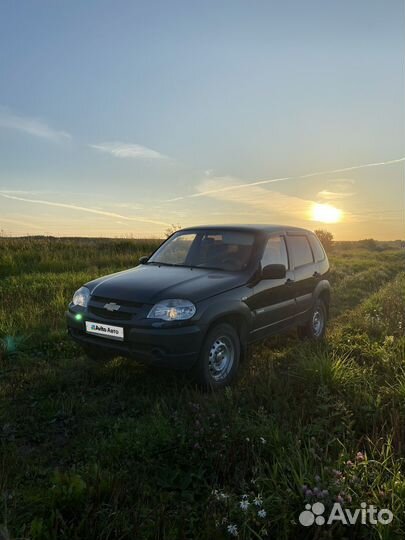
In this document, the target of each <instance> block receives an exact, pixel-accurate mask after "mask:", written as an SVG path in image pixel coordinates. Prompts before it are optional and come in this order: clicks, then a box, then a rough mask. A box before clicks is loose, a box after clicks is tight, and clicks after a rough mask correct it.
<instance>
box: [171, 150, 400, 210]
mask: <svg viewBox="0 0 405 540" xmlns="http://www.w3.org/2000/svg"><path fill="white" fill-rule="evenodd" d="M402 161H405V157H401V158H399V159H391V160H389V161H380V162H377V163H365V164H363V165H354V166H351V167H344V168H342V169H332V170H328V171H319V172H313V173H307V174H301V175H297V176H283V177H280V178H271V179H270V180H258V181H257V182H247V183H238V184H234V185H229V186H225V187H219V188H217V187H215V185H214V186H213V187H212V189H208V190H206V191H200V192H198V193H193V194H191V195H183V196H181V197H175V198H173V199H167V200H166V201H165V202H175V201H181V200H183V199H191V198H194V197H205V196H207V195H208V196H210V195H213V194H215V193H219V192H224V191H233V190H235V189H249V188H252V187H254V186H261V185H265V184H272V183H275V182H285V181H286V180H300V179H303V178H313V177H314V176H322V175H326V174H335V173H341V172H347V171H355V170H357V169H365V168H367V167H380V166H382V165H392V164H394V163H400V162H402Z"/></svg>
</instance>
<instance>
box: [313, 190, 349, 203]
mask: <svg viewBox="0 0 405 540" xmlns="http://www.w3.org/2000/svg"><path fill="white" fill-rule="evenodd" d="M353 195H355V192H354V191H329V190H327V189H323V190H322V191H319V192H318V194H317V197H318V198H319V199H325V200H327V201H333V200H334V199H345V198H346V197H352V196H353Z"/></svg>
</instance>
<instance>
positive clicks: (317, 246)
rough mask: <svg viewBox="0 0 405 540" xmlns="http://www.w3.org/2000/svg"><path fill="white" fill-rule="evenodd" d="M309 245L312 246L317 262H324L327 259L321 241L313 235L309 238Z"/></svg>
mask: <svg viewBox="0 0 405 540" xmlns="http://www.w3.org/2000/svg"><path fill="white" fill-rule="evenodd" d="M309 243H310V244H311V247H312V251H313V253H314V257H315V260H316V262H319V261H323V260H324V258H325V252H324V250H323V247H322V244H321V242H320V241H319V239H318V238H317V237H316V236H312V234H311V235H310V237H309Z"/></svg>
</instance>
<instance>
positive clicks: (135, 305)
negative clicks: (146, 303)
mask: <svg viewBox="0 0 405 540" xmlns="http://www.w3.org/2000/svg"><path fill="white" fill-rule="evenodd" d="M91 300H92V302H96V303H97V304H99V303H100V304H108V303H110V302H115V303H116V304H119V305H120V306H122V307H130V308H138V309H139V308H141V307H142V306H143V303H142V302H133V301H131V300H115V299H114V298H105V297H104V296H92V297H91Z"/></svg>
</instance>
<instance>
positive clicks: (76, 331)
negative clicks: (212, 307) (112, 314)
mask: <svg viewBox="0 0 405 540" xmlns="http://www.w3.org/2000/svg"><path fill="white" fill-rule="evenodd" d="M81 313H82V316H83V318H82V319H81V320H80V321H78V320H76V318H75V315H76V312H72V311H70V310H69V311H67V312H66V320H67V327H68V334H69V335H70V337H71V338H72V339H74V340H75V341H76V342H77V343H79V344H80V345H85V346H86V345H87V346H94V347H100V348H103V349H106V350H110V351H111V352H113V353H115V354H117V356H127V357H130V358H134V359H136V360H140V361H142V362H145V363H148V364H152V365H158V366H162V367H172V368H175V369H190V368H191V367H192V366H193V365H194V363H195V362H196V360H197V358H198V356H199V352H200V348H201V345H202V341H203V334H204V332H203V330H202V329H201V328H200V327H199V326H196V325H187V326H173V327H166V328H156V327H153V326H148V327H145V326H139V327H138V326H133V325H131V324H128V323H126V324H125V323H121V322H118V321H116V320H107V319H104V318H103V319H101V318H98V317H94V315H92V314H88V315H87V314H86V313H85V312H81ZM86 320H91V321H96V322H100V323H103V324H110V325H114V326H121V327H123V328H124V341H116V340H112V339H108V338H105V337H103V336H95V335H92V334H88V333H86V330H85V328H86V326H85V321H86Z"/></svg>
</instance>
